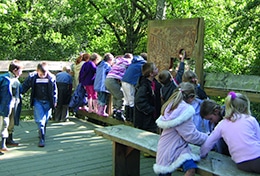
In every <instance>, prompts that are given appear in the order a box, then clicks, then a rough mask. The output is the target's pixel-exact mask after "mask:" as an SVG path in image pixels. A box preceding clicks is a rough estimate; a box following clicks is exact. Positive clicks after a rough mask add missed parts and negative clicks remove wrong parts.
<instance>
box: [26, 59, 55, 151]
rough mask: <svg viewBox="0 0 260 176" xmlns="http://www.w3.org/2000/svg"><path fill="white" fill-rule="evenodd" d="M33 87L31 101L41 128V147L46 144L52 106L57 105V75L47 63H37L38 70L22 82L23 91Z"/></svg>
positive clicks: (35, 117)
mask: <svg viewBox="0 0 260 176" xmlns="http://www.w3.org/2000/svg"><path fill="white" fill-rule="evenodd" d="M30 88H31V97H30V103H31V106H33V107H34V108H33V109H34V120H35V123H36V124H37V126H38V130H39V137H40V140H39V144H38V146H39V147H44V146H45V133H46V125H47V123H48V120H49V118H50V115H51V110H52V108H54V107H56V105H57V85H56V77H55V75H53V74H52V73H50V72H49V71H48V69H47V63H46V62H42V63H40V64H38V65H37V70H36V72H32V73H29V76H28V77H27V78H26V79H25V81H24V82H23V84H22V93H25V92H27V91H28V90H29V89H30Z"/></svg>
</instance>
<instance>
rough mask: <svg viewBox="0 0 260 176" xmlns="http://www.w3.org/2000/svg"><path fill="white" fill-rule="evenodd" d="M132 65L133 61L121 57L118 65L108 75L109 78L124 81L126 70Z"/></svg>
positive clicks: (117, 61) (118, 59)
mask: <svg viewBox="0 0 260 176" xmlns="http://www.w3.org/2000/svg"><path fill="white" fill-rule="evenodd" d="M130 64H131V59H126V58H123V57H119V58H117V60H116V63H115V64H114V65H113V66H112V68H111V70H110V71H109V72H108V74H107V78H114V79H119V80H122V77H123V75H124V74H125V71H126V68H127V67H128V66H129V65H130Z"/></svg>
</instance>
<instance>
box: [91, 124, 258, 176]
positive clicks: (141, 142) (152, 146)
mask: <svg viewBox="0 0 260 176" xmlns="http://www.w3.org/2000/svg"><path fill="white" fill-rule="evenodd" d="M94 131H95V133H96V134H97V135H100V136H103V137H104V138H106V139H109V140H111V141H112V142H113V175H114V176H122V175H131V176H137V175H140V152H141V151H142V152H145V153H147V154H149V155H151V156H154V157H155V156H156V151H157V143H158V139H159V135H158V134H154V133H151V132H147V131H144V130H140V129H137V128H134V127H131V126H126V125H116V126H108V127H102V128H96V129H95V130H94ZM190 146H191V148H192V151H193V152H194V153H195V154H199V151H200V147H198V146H195V145H191V144H190ZM197 174H199V175H202V176H213V175H214V176H215V175H220V176H250V175H252V176H253V175H256V174H251V173H246V172H243V171H240V170H238V169H237V168H236V165H235V163H234V162H233V161H232V160H231V158H230V157H228V156H225V155H222V154H219V153H216V152H210V153H209V155H208V157H207V158H206V159H202V160H201V161H199V162H198V170H197Z"/></svg>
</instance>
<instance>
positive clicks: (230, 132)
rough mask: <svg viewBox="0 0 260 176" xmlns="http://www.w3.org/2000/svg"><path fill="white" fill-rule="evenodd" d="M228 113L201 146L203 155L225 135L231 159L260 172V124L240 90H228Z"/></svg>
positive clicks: (245, 168) (226, 103)
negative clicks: (252, 114) (238, 91)
mask: <svg viewBox="0 0 260 176" xmlns="http://www.w3.org/2000/svg"><path fill="white" fill-rule="evenodd" d="M225 108H226V109H225V111H226V112H225V116H224V119H223V120H222V121H221V122H219V123H218V125H217V126H216V127H215V129H214V131H213V132H212V133H211V134H210V136H209V137H208V139H207V140H206V142H205V143H204V144H203V145H202V146H201V149H200V155H201V157H202V158H204V157H206V156H207V153H208V152H209V151H210V150H211V149H212V147H213V146H214V144H215V143H216V142H217V141H218V140H219V139H220V138H221V137H222V138H223V139H224V141H225V142H226V143H227V145H228V149H229V152H230V155H231V159H232V160H233V161H234V162H235V163H236V165H237V167H238V169H240V170H243V171H246V172H254V173H258V174H259V173H260V167H259V166H260V127H259V124H258V122H257V120H256V119H255V118H254V117H252V116H251V112H250V102H249V100H248V98H247V97H246V96H245V95H243V94H240V93H235V92H229V94H228V96H227V97H226V100H225Z"/></svg>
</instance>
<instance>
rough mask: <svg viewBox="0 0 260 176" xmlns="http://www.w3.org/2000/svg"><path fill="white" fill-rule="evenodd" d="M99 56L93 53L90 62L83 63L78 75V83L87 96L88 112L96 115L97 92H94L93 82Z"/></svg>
mask: <svg viewBox="0 0 260 176" xmlns="http://www.w3.org/2000/svg"><path fill="white" fill-rule="evenodd" d="M100 60H101V56H100V55H99V54H97V53H93V54H92V55H91V56H90V60H89V61H88V62H85V63H84V64H83V65H82V67H81V70H80V73H79V83H81V84H82V85H83V86H84V88H85V90H86V92H87V94H88V108H89V109H88V112H90V113H91V112H94V113H97V92H96V91H95V90H94V81H95V78H96V69H97V66H96V65H97V64H98V63H99V62H100Z"/></svg>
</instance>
